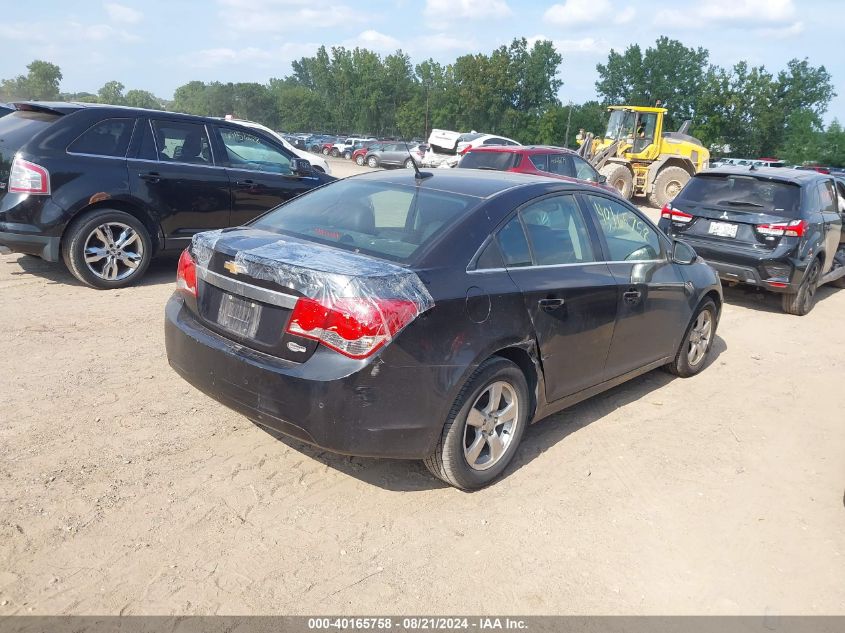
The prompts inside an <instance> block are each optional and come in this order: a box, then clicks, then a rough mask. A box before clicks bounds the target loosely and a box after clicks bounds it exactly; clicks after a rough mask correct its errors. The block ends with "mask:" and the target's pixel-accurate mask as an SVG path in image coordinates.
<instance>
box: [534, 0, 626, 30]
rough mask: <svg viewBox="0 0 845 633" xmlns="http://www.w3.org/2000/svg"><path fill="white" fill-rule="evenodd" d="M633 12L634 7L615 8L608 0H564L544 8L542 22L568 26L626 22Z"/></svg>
mask: <svg viewBox="0 0 845 633" xmlns="http://www.w3.org/2000/svg"><path fill="white" fill-rule="evenodd" d="M635 14H636V11H635V10H634V7H631V6H628V7H625V8H624V9H621V10H617V9H616V8H615V7H614V5H613V4H611V2H610V0H566V2H563V3H561V4H553V5H552V6H550V7H549V8H548V9H546V12H545V13H544V14H543V22H545V23H550V24H553V25H555V26H562V27H568V28H571V27H576V26H585V25H588V24H608V23H611V24H626V23H628V22H630V21H631V20H633V19H634V15H635Z"/></svg>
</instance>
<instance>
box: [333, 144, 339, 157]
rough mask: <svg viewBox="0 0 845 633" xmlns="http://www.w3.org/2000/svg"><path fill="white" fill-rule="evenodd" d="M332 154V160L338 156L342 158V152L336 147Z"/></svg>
mask: <svg viewBox="0 0 845 633" xmlns="http://www.w3.org/2000/svg"><path fill="white" fill-rule="evenodd" d="M331 153H332V158H337V157H338V156H340V150H339V149H337V148H336V147H335V148H334V149H333V150H332V152H331Z"/></svg>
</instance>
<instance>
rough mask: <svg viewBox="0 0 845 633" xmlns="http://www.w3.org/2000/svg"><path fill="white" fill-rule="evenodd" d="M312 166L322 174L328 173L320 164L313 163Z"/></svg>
mask: <svg viewBox="0 0 845 633" xmlns="http://www.w3.org/2000/svg"><path fill="white" fill-rule="evenodd" d="M312 167H313V168H314V171H318V172H320V173H321V174H325V173H326V170H325V169H323V168H322V167H320V166H319V165H312Z"/></svg>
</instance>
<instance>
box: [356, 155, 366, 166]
mask: <svg viewBox="0 0 845 633" xmlns="http://www.w3.org/2000/svg"><path fill="white" fill-rule="evenodd" d="M355 164H356V165H358V166H359V167H363V166H364V157H363V156H360V155H359V156H356V157H355Z"/></svg>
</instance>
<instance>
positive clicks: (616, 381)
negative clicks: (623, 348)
mask: <svg viewBox="0 0 845 633" xmlns="http://www.w3.org/2000/svg"><path fill="white" fill-rule="evenodd" d="M670 362H672V358H671V357H666V358H661V359H660V360H656V361H654V362H653V363H649V364H648V365H643V366H642V367H640V368H638V369H634V370H632V371H629V372H628V373H627V374H622V375H621V376H617V377H616V378H611V379H610V380H606V381H604V382H601V383H599V384H597V385H594V386H592V387H587V388H586V389H582V390H581V391H579V392H577V393H573V394H572V395H569V396H566V397H564V398H560V399H559V400H555V401H554V402H547V403H546V404H545V406H543V407H542V408H539V407H538V409H537V412H536V413H535V414H534V419H533V420H532V421H531V423H532V424H534V423H535V422H539V421H540V420H542V419H543V418H546V417H548V416H550V415H552V414H555V413H557V412H558V411H563V410H564V409H568V408H569V407H571V406H573V405H576V404H578V403H579V402H583V401H584V400H586V399H587V398H592V397H593V396H595V395H598V394H600V393H602V392H603V391H607V390H608V389H613V388H614V387H617V386H619V385H621V384H622V383H623V382H628V381H629V380H631V379H632V378H636V377H637V376H642V375H643V374H647V373H648V372H650V371H653V370H655V369H657V368H658V367H662V366H663V365H666V364H667V363H670Z"/></svg>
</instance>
